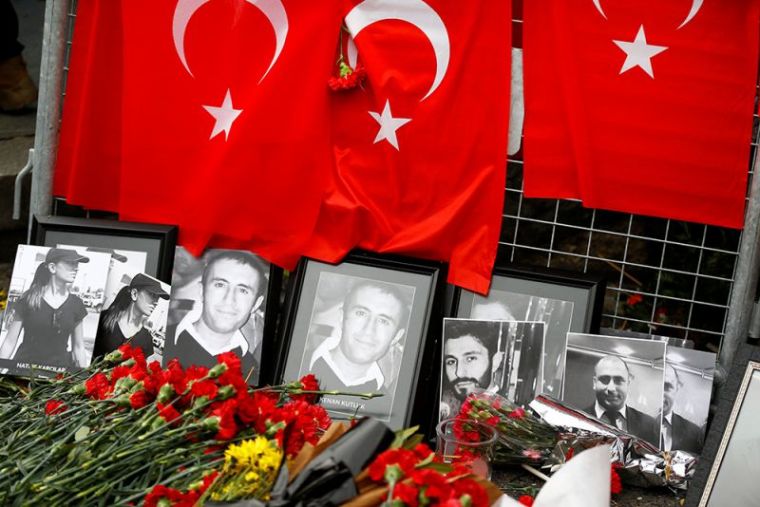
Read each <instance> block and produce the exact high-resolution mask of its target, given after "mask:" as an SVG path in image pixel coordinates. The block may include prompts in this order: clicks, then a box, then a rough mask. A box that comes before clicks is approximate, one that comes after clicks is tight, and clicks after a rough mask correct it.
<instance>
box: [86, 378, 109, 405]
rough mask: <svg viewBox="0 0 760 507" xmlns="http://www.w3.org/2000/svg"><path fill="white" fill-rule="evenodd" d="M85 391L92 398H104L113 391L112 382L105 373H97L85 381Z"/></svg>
mask: <svg viewBox="0 0 760 507" xmlns="http://www.w3.org/2000/svg"><path fill="white" fill-rule="evenodd" d="M84 387H85V393H86V394H87V396H89V397H90V398H95V399H96V400H104V399H106V398H107V397H108V395H109V394H110V392H111V384H110V382H108V377H106V376H105V374H103V373H96V374H95V375H93V376H92V377H90V378H88V379H87V380H85V382H84Z"/></svg>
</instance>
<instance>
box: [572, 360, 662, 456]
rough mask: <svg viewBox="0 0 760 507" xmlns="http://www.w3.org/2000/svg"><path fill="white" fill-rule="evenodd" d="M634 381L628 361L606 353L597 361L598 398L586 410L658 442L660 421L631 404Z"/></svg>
mask: <svg viewBox="0 0 760 507" xmlns="http://www.w3.org/2000/svg"><path fill="white" fill-rule="evenodd" d="M633 381H634V377H633V375H631V371H630V369H629V368H628V365H627V364H626V362H625V361H624V360H623V359H621V358H620V357H618V356H615V355H606V356H604V357H602V358H601V359H599V361H597V363H596V365H595V366H594V372H593V377H592V382H593V388H594V395H595V398H596V400H595V401H594V404H593V405H592V406H590V407H586V409H585V412H587V413H589V414H591V415H593V416H595V417H596V418H597V419H599V420H601V421H603V422H606V423H607V424H609V425H611V426H615V427H616V428H618V429H620V430H623V431H626V432H628V433H632V434H634V435H636V436H637V437H639V438H643V439H644V440H646V441H647V442H650V443H652V444H655V445H657V443H658V442H659V438H658V437H659V433H660V428H659V424H658V422H657V420H656V419H655V418H654V417H652V416H650V415H647V414H645V413H643V412H641V411H639V410H636V409H635V408H633V407H631V406H629V405H628V404H627V403H626V401H627V400H628V389H629V387H630V384H631V383H632V382H633Z"/></svg>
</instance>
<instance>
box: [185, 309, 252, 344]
mask: <svg viewBox="0 0 760 507" xmlns="http://www.w3.org/2000/svg"><path fill="white" fill-rule="evenodd" d="M202 312H203V304H202V303H196V304H195V306H194V307H193V309H192V310H191V311H189V312H188V313H187V315H185V317H184V318H183V319H182V320H181V321H180V322H179V324H177V331H176V332H175V333H174V344H175V345H176V344H177V339H178V338H179V335H180V334H182V333H183V332H186V333H187V334H189V335H190V336H191V337H192V338H193V339H194V340H195V341H196V342H198V345H200V346H201V347H203V348H204V349H205V350H206V352H208V353H209V354H211V355H212V356H216V355H218V354H221V353H222V352H229V351H230V350H235V349H236V348H238V347H240V350H241V351H242V355H245V354H247V353H248V340H246V339H245V336H243V333H241V332H240V330H239V329H237V330H236V331H235V333H234V334H233V335H232V338H231V339H230V341H229V342H228V343H226V344H225V345H223V346H221V347H219V346H217V345H215V344H213V343H209V342H208V340H206V339H205V338H204V337H203V336H201V335H200V334H198V332H197V331H196V330H195V323H196V322H198V321H199V320H200V319H201V313H202Z"/></svg>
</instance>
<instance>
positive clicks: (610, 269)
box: [53, 0, 760, 351]
mask: <svg viewBox="0 0 760 507" xmlns="http://www.w3.org/2000/svg"><path fill="white" fill-rule="evenodd" d="M521 1H522V0H513V5H514V7H515V19H514V23H513V25H514V27H515V30H514V32H515V36H514V37H513V43H514V45H515V46H518V47H519V46H521V43H520V42H521V41H520V38H521V28H522V27H521V26H520V24H521V20H520V19H519V18H521V13H522V8H521ZM76 6H77V0H70V2H69V7H68V16H67V28H66V49H65V57H64V69H63V83H62V90H61V91H62V94H63V95H64V97H65V88H66V75H67V73H68V61H69V53H70V49H71V40H72V34H73V28H74V23H75V21H76ZM62 103H63V101H61V104H62ZM755 110H757V108H755ZM758 123H759V122H758V117H757V116H755V117H754V129H753V134H752V142H751V152H752V153H751V156H750V159H749V160H750V162H749V166H750V167H749V174H750V181H751V178H752V174H753V168H752V167H751V166H752V160H754V154H755V151H756V150H757V148H758V143H759V141H760V139H759V136H760V128H759V126H758ZM748 141H749V140H748ZM522 176H523V161H522V157H521V152H520V153H518V155H517V156H515V157H511V158H509V160H508V163H507V185H506V189H505V205H504V213H503V221H502V233H501V238H500V245H501V247H505V248H508V249H509V252H510V260H511V261H512V262H513V263H516V264H522V265H531V266H543V267H547V268H558V269H564V270H572V271H582V272H584V273H595V274H601V275H603V276H605V278H606V279H607V291H606V294H605V301H604V312H603V318H602V327H608V328H614V329H617V330H630V331H636V332H644V333H654V334H659V335H664V336H672V337H676V338H684V339H690V340H693V341H694V342H695V343H696V346H697V348H700V349H706V350H714V351H717V349H718V347H719V345H720V342H721V340H722V338H723V336H724V335H725V332H726V322H727V316H728V309H729V302H730V298H731V290H732V287H733V283H734V276H735V272H736V263H737V260H738V257H739V246H740V243H741V237H742V233H741V231H738V230H732V229H725V228H720V227H714V226H707V225H700V224H694V223H688V222H681V221H676V220H665V219H658V218H651V217H644V216H639V215H632V214H626V213H619V212H612V211H603V210H595V209H589V208H584V207H583V206H582V204H581V203H580V202H579V201H575V200H552V199H532V198H531V199H527V198H523V192H522V183H523V178H522ZM748 188H749V186H748ZM53 213H54V214H80V213H84V214H85V215H86V216H90V215H91V212H89V211H85V212H81V211H79V210H76V209H75V208H72V207H70V206H68V205H66V204H65V203H64V202H63V201H61V200H59V199H56V201H55V202H54V207H53ZM92 214H95V215H100V214H99V213H97V212H94V213H92Z"/></svg>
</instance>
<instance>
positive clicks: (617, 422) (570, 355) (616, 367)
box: [563, 333, 666, 446]
mask: <svg viewBox="0 0 760 507" xmlns="http://www.w3.org/2000/svg"><path fill="white" fill-rule="evenodd" d="M665 348H666V344H665V343H663V342H659V341H653V340H637V339H633V338H619V337H612V336H600V335H589V334H581V333H569V334H568V344H567V369H566V373H565V390H564V396H563V400H564V401H566V402H568V403H569V404H571V405H573V406H575V407H576V408H579V409H581V410H583V411H584V412H586V413H587V414H589V415H591V416H593V417H596V418H597V419H599V420H601V421H603V422H605V423H607V424H610V425H612V426H615V427H617V428H618V429H621V430H623V431H626V432H628V433H631V434H633V435H636V436H637V437H639V438H642V439H644V440H646V441H647V442H649V443H651V444H653V445H655V446H657V445H658V444H659V442H660V422H661V415H662V404H663V383H664V372H663V367H664V364H665Z"/></svg>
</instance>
